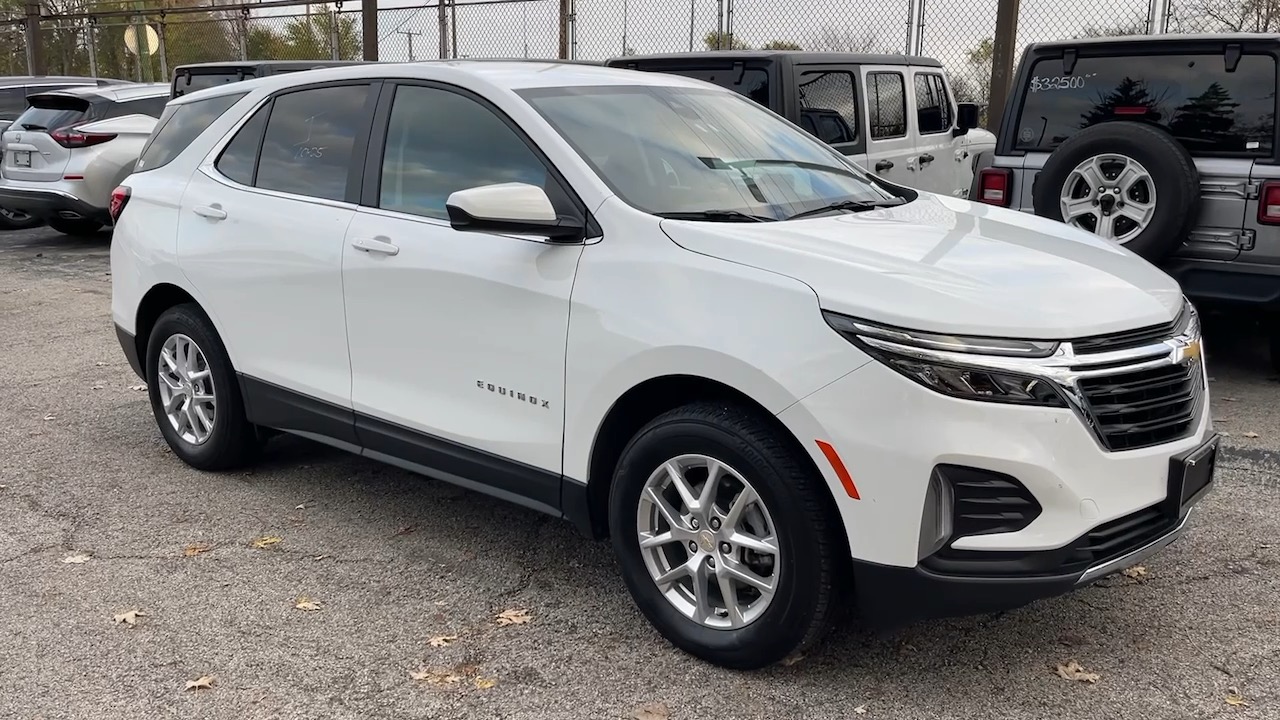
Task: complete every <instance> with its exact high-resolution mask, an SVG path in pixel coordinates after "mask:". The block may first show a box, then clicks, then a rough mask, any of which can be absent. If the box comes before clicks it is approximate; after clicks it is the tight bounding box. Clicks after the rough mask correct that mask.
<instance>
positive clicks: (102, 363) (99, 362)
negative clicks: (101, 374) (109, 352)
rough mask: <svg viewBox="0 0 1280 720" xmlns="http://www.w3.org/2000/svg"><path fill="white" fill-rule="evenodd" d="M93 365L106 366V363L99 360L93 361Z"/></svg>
mask: <svg viewBox="0 0 1280 720" xmlns="http://www.w3.org/2000/svg"><path fill="white" fill-rule="evenodd" d="M94 365H97V366H98V367H106V365H107V364H106V363H104V362H102V361H101V360H99V361H98V362H96V363H94Z"/></svg>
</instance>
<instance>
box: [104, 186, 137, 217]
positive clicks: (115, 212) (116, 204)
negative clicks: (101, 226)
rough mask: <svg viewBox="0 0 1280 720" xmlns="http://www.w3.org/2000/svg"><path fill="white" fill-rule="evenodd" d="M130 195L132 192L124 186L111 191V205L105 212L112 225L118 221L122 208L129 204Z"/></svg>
mask: <svg viewBox="0 0 1280 720" xmlns="http://www.w3.org/2000/svg"><path fill="white" fill-rule="evenodd" d="M132 194H133V191H132V190H130V189H129V188H128V187H126V186H124V185H121V186H120V187H118V188H116V189H115V190H112V191H111V205H110V206H108V207H107V212H108V213H109V214H110V215H111V222H112V224H115V223H116V222H118V221H119V220H120V213H122V212H124V206H125V205H127V204H129V197H130V196H131V195H132Z"/></svg>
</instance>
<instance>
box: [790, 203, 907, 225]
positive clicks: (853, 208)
mask: <svg viewBox="0 0 1280 720" xmlns="http://www.w3.org/2000/svg"><path fill="white" fill-rule="evenodd" d="M901 204H902V201H901V200H841V201H840V202H834V203H831V204H830V205H823V206H822V207H816V208H813V209H812V210H804V211H802V212H798V213H796V214H795V215H792V216H790V217H788V218H787V219H788V220H796V219H799V218H804V217H810V216H813V215H821V214H822V213H827V212H835V211H837V210H848V211H850V212H866V211H867V210H875V209H876V208H883V207H893V206H895V205H901Z"/></svg>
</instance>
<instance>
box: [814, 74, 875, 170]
mask: <svg viewBox="0 0 1280 720" xmlns="http://www.w3.org/2000/svg"><path fill="white" fill-rule="evenodd" d="M794 78H795V88H796V102H797V105H798V108H797V112H798V116H799V117H798V121H799V125H800V127H802V128H804V129H805V130H806V131H808V132H809V133H810V134H811V135H813V136H814V137H816V138H818V139H819V140H821V141H822V142H824V143H826V144H828V145H830V146H831V147H833V148H835V149H836V150H838V151H840V152H841V153H843V154H844V155H848V156H849V159H851V160H853V161H854V162H855V163H858V164H859V165H861V166H863V167H864V168H866V169H867V170H868V171H871V172H875V169H874V168H872V167H870V166H868V165H867V138H866V133H865V132H863V131H862V116H863V114H864V113H863V112H862V111H861V107H862V103H861V102H860V100H859V93H858V80H859V77H858V67H857V66H856V65H797V66H795V74H794Z"/></svg>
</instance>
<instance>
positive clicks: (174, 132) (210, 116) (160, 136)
mask: <svg viewBox="0 0 1280 720" xmlns="http://www.w3.org/2000/svg"><path fill="white" fill-rule="evenodd" d="M244 96H245V93H236V94H233V95H219V96H218V97H212V98H209V99H207V100H197V101H196V102H190V103H183V104H181V105H170V106H169V107H167V108H165V109H164V112H163V113H161V114H160V119H159V120H158V121H157V122H156V128H155V130H153V131H152V133H151V137H150V139H148V140H147V144H146V146H145V147H143V148H142V155H141V156H140V157H139V158H138V165H137V170H136V171H137V172H143V171H145V170H155V169H156V168H158V167H163V166H165V165H168V164H169V163H170V162H172V161H173V159H174V158H176V157H178V155H179V154H180V153H181V152H182V151H183V150H185V149H186V148H187V146H188V145H190V144H191V143H192V141H194V140H195V139H196V138H197V137H199V136H200V133H202V132H204V129H205V128H207V127H209V124H210V123H212V122H213V121H214V120H217V119H218V118H219V117H220V116H221V115H222V113H224V112H226V111H227V110H228V109H230V108H231V106H232V105H235V104H236V101H238V100H239V99H240V98H242V97H244Z"/></svg>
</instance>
